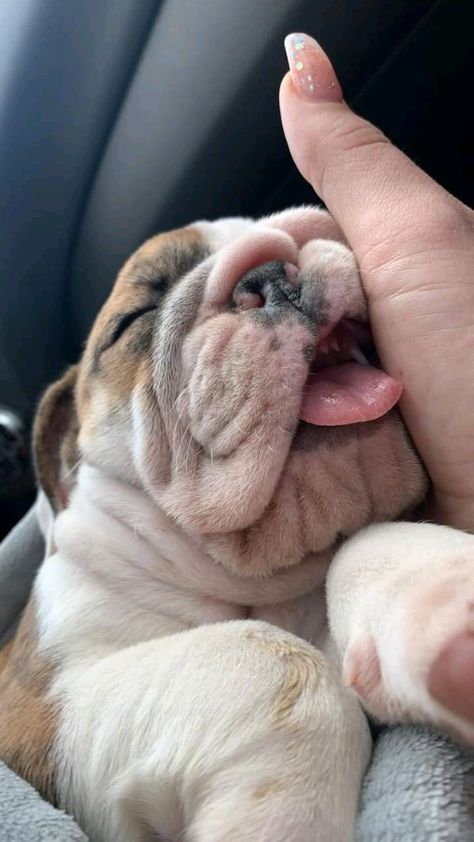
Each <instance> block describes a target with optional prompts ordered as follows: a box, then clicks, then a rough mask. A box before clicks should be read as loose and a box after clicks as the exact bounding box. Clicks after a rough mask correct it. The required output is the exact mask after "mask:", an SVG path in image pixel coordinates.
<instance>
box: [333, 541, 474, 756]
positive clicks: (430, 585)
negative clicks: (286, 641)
mask: <svg viewBox="0 0 474 842" xmlns="http://www.w3.org/2000/svg"><path fill="white" fill-rule="evenodd" d="M386 530H387V534H386V536H385V539H384V538H383V535H384V531H383V528H382V527H377V528H376V530H375V531H374V532H373V535H375V536H376V538H375V541H374V542H373V543H372V542H371V544H368V545H367V549H369V548H370V551H371V554H373V556H374V557H373V558H371V559H370V561H366V565H368V566H369V568H372V578H371V581H370V584H369V587H368V588H367V590H366V591H365V592H364V594H363V595H362V594H361V599H360V601H358V602H357V603H356V604H355V606H354V611H353V616H352V622H351V628H350V630H349V629H348V631H349V634H348V643H347V646H346V647H345V653H344V657H343V676H344V680H345V682H346V683H347V684H349V685H351V686H352V687H353V688H354V689H355V690H356V692H357V693H358V695H359V697H360V699H361V701H362V702H363V704H364V706H365V707H366V708H367V710H369V711H370V712H371V713H372V714H373V715H374V716H376V717H377V718H378V719H380V720H381V721H384V722H400V721H417V722H426V723H430V724H433V725H436V726H439V727H441V728H443V729H444V730H447V731H449V732H450V733H452V734H454V736H456V737H457V738H459V739H461V740H462V741H467V742H468V743H470V744H471V745H474V536H472V535H466V534H465V533H462V532H458V531H455V530H452V529H448V528H444V527H439V526H433V525H430V524H394V525H392V526H391V527H389V528H388V527H387V528H386ZM369 533H370V530H369V531H368V532H367V536H369ZM349 543H350V542H349ZM398 554H399V558H397V555H398ZM376 566H377V567H376Z"/></svg>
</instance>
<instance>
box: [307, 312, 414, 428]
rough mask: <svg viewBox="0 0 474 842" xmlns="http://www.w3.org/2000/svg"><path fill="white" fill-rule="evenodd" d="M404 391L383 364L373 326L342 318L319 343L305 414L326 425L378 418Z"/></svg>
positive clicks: (311, 422) (308, 386)
mask: <svg viewBox="0 0 474 842" xmlns="http://www.w3.org/2000/svg"><path fill="white" fill-rule="evenodd" d="M401 394H402V385H401V383H400V382H399V381H398V380H396V379H395V378H393V377H390V376H389V375H388V374H385V372H384V371H383V370H382V369H381V368H380V363H379V360H378V357H377V353H376V351H375V346H374V343H373V339H372V335H371V332H370V329H369V327H368V326H367V325H365V324H363V323H362V322H357V321H355V320H353V319H342V320H341V321H340V322H339V323H338V324H336V325H335V326H330V327H328V328H327V329H326V330H324V331H323V336H322V338H320V339H319V341H318V343H317V346H316V355H315V359H314V362H313V363H312V366H311V370H310V374H309V377H308V379H307V381H306V385H305V389H304V393H303V402H302V405H301V414H300V418H301V420H302V421H306V422H307V423H308V424H314V425H317V426H325V427H335V426H342V425H346V424H360V423H363V422H366V421H375V420H376V419H377V418H381V417H382V416H383V415H385V414H386V413H387V412H389V410H391V409H392V408H393V407H394V406H395V404H396V403H397V402H398V401H399V399H400V396H401Z"/></svg>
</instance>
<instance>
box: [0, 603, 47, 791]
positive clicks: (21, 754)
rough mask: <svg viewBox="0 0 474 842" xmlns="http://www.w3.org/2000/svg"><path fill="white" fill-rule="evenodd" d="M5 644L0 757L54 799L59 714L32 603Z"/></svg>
mask: <svg viewBox="0 0 474 842" xmlns="http://www.w3.org/2000/svg"><path fill="white" fill-rule="evenodd" d="M7 647H8V651H7V655H8V658H6V659H5V660H6V663H5V664H4V667H3V669H2V671H1V672H0V758H1V759H2V760H3V761H4V762H5V763H6V764H7V766H9V767H10V768H11V769H13V771H14V772H16V773H17V774H18V775H21V777H23V778H25V779H26V780H27V781H29V783H30V784H32V786H34V787H35V789H37V790H38V792H40V793H41V795H42V796H43V797H44V798H46V799H47V800H48V801H51V802H52V803H55V797H56V788H55V772H54V763H53V758H52V748H53V741H54V736H55V731H56V717H57V712H56V710H55V708H54V705H52V704H51V703H50V702H48V701H47V699H46V694H47V691H48V688H49V686H50V683H51V679H52V676H53V666H52V665H51V664H48V663H46V662H45V661H44V660H43V658H42V657H41V656H40V655H39V654H38V651H37V639H36V617H35V607H34V603H33V602H32V601H30V603H29V604H28V605H27V607H26V609H25V612H24V614H23V617H22V620H21V623H20V626H19V628H18V631H17V633H16V635H15V638H14V639H13V641H11V642H10V643H9V644H7ZM7 647H5V649H6V648H7ZM5 649H4V650H2V653H3V654H4V655H5Z"/></svg>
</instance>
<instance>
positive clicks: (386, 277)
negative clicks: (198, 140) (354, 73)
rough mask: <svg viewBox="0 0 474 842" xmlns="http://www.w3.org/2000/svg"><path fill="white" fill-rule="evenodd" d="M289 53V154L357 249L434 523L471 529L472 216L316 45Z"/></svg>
mask: <svg viewBox="0 0 474 842" xmlns="http://www.w3.org/2000/svg"><path fill="white" fill-rule="evenodd" d="M285 47H286V50H287V55H288V60H289V64H290V72H289V73H288V74H287V75H286V76H285V77H284V79H283V82H282V84H281V88H280V109H281V116H282V122H283V128H284V132H285V136H286V139H287V142H288V146H289V149H290V152H291V155H292V157H293V160H294V162H295V164H296V166H297V167H298V169H299V171H300V173H301V174H302V176H303V177H304V178H305V179H306V180H307V181H308V182H309V183H310V184H311V185H312V186H313V187H314V190H315V191H316V193H317V194H318V196H320V197H321V199H322V200H323V201H324V203H325V205H326V207H327V208H328V210H329V211H330V213H331V214H332V215H333V217H334V218H335V220H336V221H337V222H338V224H339V226H340V227H341V229H342V231H343V233H344V236H345V237H346V239H347V241H348V243H349V245H350V246H351V248H352V249H353V250H354V252H355V255H356V258H357V261H358V265H359V269H360V273H361V278H362V283H363V285H364V288H365V291H366V295H367V299H368V302H369V312H370V320H371V326H372V330H373V334H374V339H375V343H376V346H377V349H378V352H379V356H380V359H381V362H382V364H383V366H384V368H385V370H386V371H387V372H388V373H389V374H391V375H393V376H394V377H397V378H399V379H400V380H401V381H402V383H403V386H404V393H403V396H402V400H401V404H400V408H401V411H402V413H403V416H404V419H405V422H406V424H407V426H408V428H409V430H410V433H411V435H412V438H413V440H414V442H415V445H416V447H417V449H418V451H419V453H420V455H421V457H422V459H423V461H424V463H425V465H426V468H427V470H428V472H429V474H430V477H431V480H432V483H433V495H434V496H433V506H434V516H435V518H436V520H438V521H439V522H441V523H445V524H449V525H451V526H455V527H457V528H460V529H465V530H469V531H474V213H473V211H472V210H470V209H469V208H468V207H466V206H465V205H463V204H462V203H461V202H459V201H458V200H457V199H455V198H454V197H453V196H451V195H450V194H449V193H447V192H446V191H445V190H444V189H443V188H442V187H440V186H439V185H438V184H437V183H436V182H435V181H433V179H431V178H430V177H429V176H428V175H427V174H426V173H424V172H423V171H422V170H420V169H419V168H418V167H417V166H415V164H413V163H412V162H411V161H410V160H409V159H408V158H407V157H406V156H405V155H404V154H403V153H402V152H400V151H399V150H398V149H396V148H395V147H394V146H393V145H392V144H391V143H390V142H389V140H388V139H387V138H386V137H384V135H383V134H382V132H380V131H379V130H378V129H377V128H375V127H374V126H372V125H371V124H370V123H368V122H367V121H365V120H364V119H362V118H361V117H359V116H357V115H356V114H354V112H353V111H351V109H350V108H349V106H348V105H347V104H346V103H345V102H344V100H343V96H342V91H341V88H340V85H339V82H338V80H337V77H336V75H335V73H334V70H333V68H332V65H331V63H330V62H329V59H328V58H327V56H326V55H325V53H324V52H323V51H322V49H321V47H320V46H319V45H318V44H317V42H316V41H314V39H313V38H310V37H309V36H308V35H304V34H292V35H289V36H288V37H287V38H286V40H285Z"/></svg>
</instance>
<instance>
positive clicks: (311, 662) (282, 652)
mask: <svg viewBox="0 0 474 842" xmlns="http://www.w3.org/2000/svg"><path fill="white" fill-rule="evenodd" d="M245 636H246V637H249V638H252V640H257V641H259V642H260V643H261V644H262V646H264V648H265V649H266V651H267V652H269V653H270V654H271V655H274V656H276V657H277V658H278V659H279V660H280V661H281V662H282V664H283V667H284V676H283V681H282V683H281V687H280V688H279V690H278V693H277V695H276V696H275V699H274V702H273V708H272V711H271V715H272V721H273V722H274V724H275V725H277V726H278V725H282V724H283V722H286V721H287V720H288V719H289V717H290V716H291V713H292V711H293V708H294V706H295V704H296V702H297V701H298V699H299V698H300V696H301V694H302V693H303V691H304V690H305V689H307V688H308V687H311V690H312V691H315V690H316V688H317V685H318V682H319V680H320V677H321V675H322V669H323V666H324V662H323V659H322V658H321V657H320V656H319V655H318V653H317V652H316V650H315V651H314V652H311V651H310V650H307V649H306V648H305V647H303V646H295V645H293V644H291V643H287V642H286V641H285V640H274V639H273V638H268V637H266V636H265V635H262V634H261V633H256V632H254V631H253V630H249V631H247V632H246V635H245Z"/></svg>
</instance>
